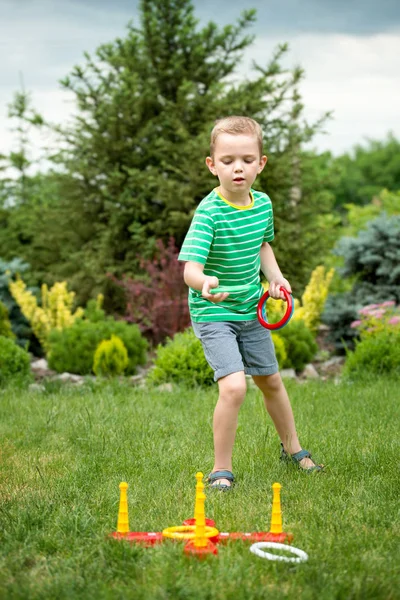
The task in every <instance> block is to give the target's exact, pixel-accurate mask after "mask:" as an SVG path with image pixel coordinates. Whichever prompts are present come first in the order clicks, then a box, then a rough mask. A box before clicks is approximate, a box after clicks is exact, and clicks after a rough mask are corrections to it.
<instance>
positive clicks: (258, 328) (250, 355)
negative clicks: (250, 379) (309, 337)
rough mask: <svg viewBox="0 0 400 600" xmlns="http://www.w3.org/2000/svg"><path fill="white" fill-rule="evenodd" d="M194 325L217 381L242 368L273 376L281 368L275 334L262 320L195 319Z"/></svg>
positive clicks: (257, 373)
mask: <svg viewBox="0 0 400 600" xmlns="http://www.w3.org/2000/svg"><path fill="white" fill-rule="evenodd" d="M192 327H193V331H194V333H195V335H196V337H197V338H199V340H200V341H201V343H202V345H203V350H204V354H205V357H206V359H207V362H208V364H209V365H210V367H211V368H212V370H213V371H214V381H218V379H221V377H225V376H226V375H230V374H231V373H237V372H238V371H244V372H245V373H246V374H248V375H273V374H274V373H277V372H278V371H279V367H278V361H277V360H276V356H275V348H274V343H273V341H272V337H271V333H270V331H268V329H265V327H263V326H262V325H260V323H259V321H258V319H253V320H251V321H216V322H211V321H208V322H206V323H194V322H193V321H192Z"/></svg>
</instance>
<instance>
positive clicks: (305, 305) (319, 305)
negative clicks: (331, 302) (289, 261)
mask: <svg viewBox="0 0 400 600" xmlns="http://www.w3.org/2000/svg"><path fill="white" fill-rule="evenodd" d="M333 274H334V269H330V270H329V271H328V272H327V273H325V267H324V266H322V265H320V266H319V267H316V268H315V269H314V271H313V272H312V273H311V277H310V281H309V282H308V284H307V286H306V289H305V291H304V294H303V296H302V298H301V300H302V306H299V308H298V309H297V310H295V313H294V315H293V318H294V319H295V320H296V319H301V320H302V321H304V323H305V324H306V325H307V327H308V328H309V329H311V331H317V329H318V325H319V324H320V320H321V314H322V311H323V309H324V306H325V301H326V298H327V296H328V290H329V286H330V283H331V281H332V277H333Z"/></svg>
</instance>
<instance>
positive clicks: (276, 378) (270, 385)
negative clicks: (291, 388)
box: [253, 373, 283, 393]
mask: <svg viewBox="0 0 400 600" xmlns="http://www.w3.org/2000/svg"><path fill="white" fill-rule="evenodd" d="M253 379H254V383H255V384H256V385H257V386H258V387H259V388H260V389H261V390H263V391H268V392H271V393H274V392H278V391H279V390H280V389H281V387H282V385H283V382H282V377H281V375H280V373H274V374H273V375H262V376H254V377H253Z"/></svg>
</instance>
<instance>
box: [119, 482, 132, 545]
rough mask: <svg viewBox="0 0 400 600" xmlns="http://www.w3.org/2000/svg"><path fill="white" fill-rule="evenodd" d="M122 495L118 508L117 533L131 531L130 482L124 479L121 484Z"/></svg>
mask: <svg viewBox="0 0 400 600" xmlns="http://www.w3.org/2000/svg"><path fill="white" fill-rule="evenodd" d="M119 489H120V490H121V492H120V497H119V510H118V523H117V533H122V534H125V533H129V517H128V495H127V489H128V484H127V483H126V482H125V481H122V482H121V483H120V484H119Z"/></svg>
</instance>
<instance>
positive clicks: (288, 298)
mask: <svg viewBox="0 0 400 600" xmlns="http://www.w3.org/2000/svg"><path fill="white" fill-rule="evenodd" d="M280 289H281V292H283V294H284V296H285V300H286V302H287V308H286V312H285V314H284V315H283V317H282V319H281V320H280V321H278V322H277V323H267V321H265V319H264V317H263V306H264V303H265V302H266V301H267V300H268V298H269V292H265V294H263V295H262V296H261V298H260V300H259V301H258V305H257V317H258V320H259V321H260V323H261V325H262V326H263V327H265V329H270V330H272V331H273V330H274V329H280V328H281V327H283V326H284V325H286V323H287V322H288V321H289V320H290V317H291V316H292V314H293V297H292V294H290V293H289V292H288V291H287V289H285V288H284V287H281V288H280Z"/></svg>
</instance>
